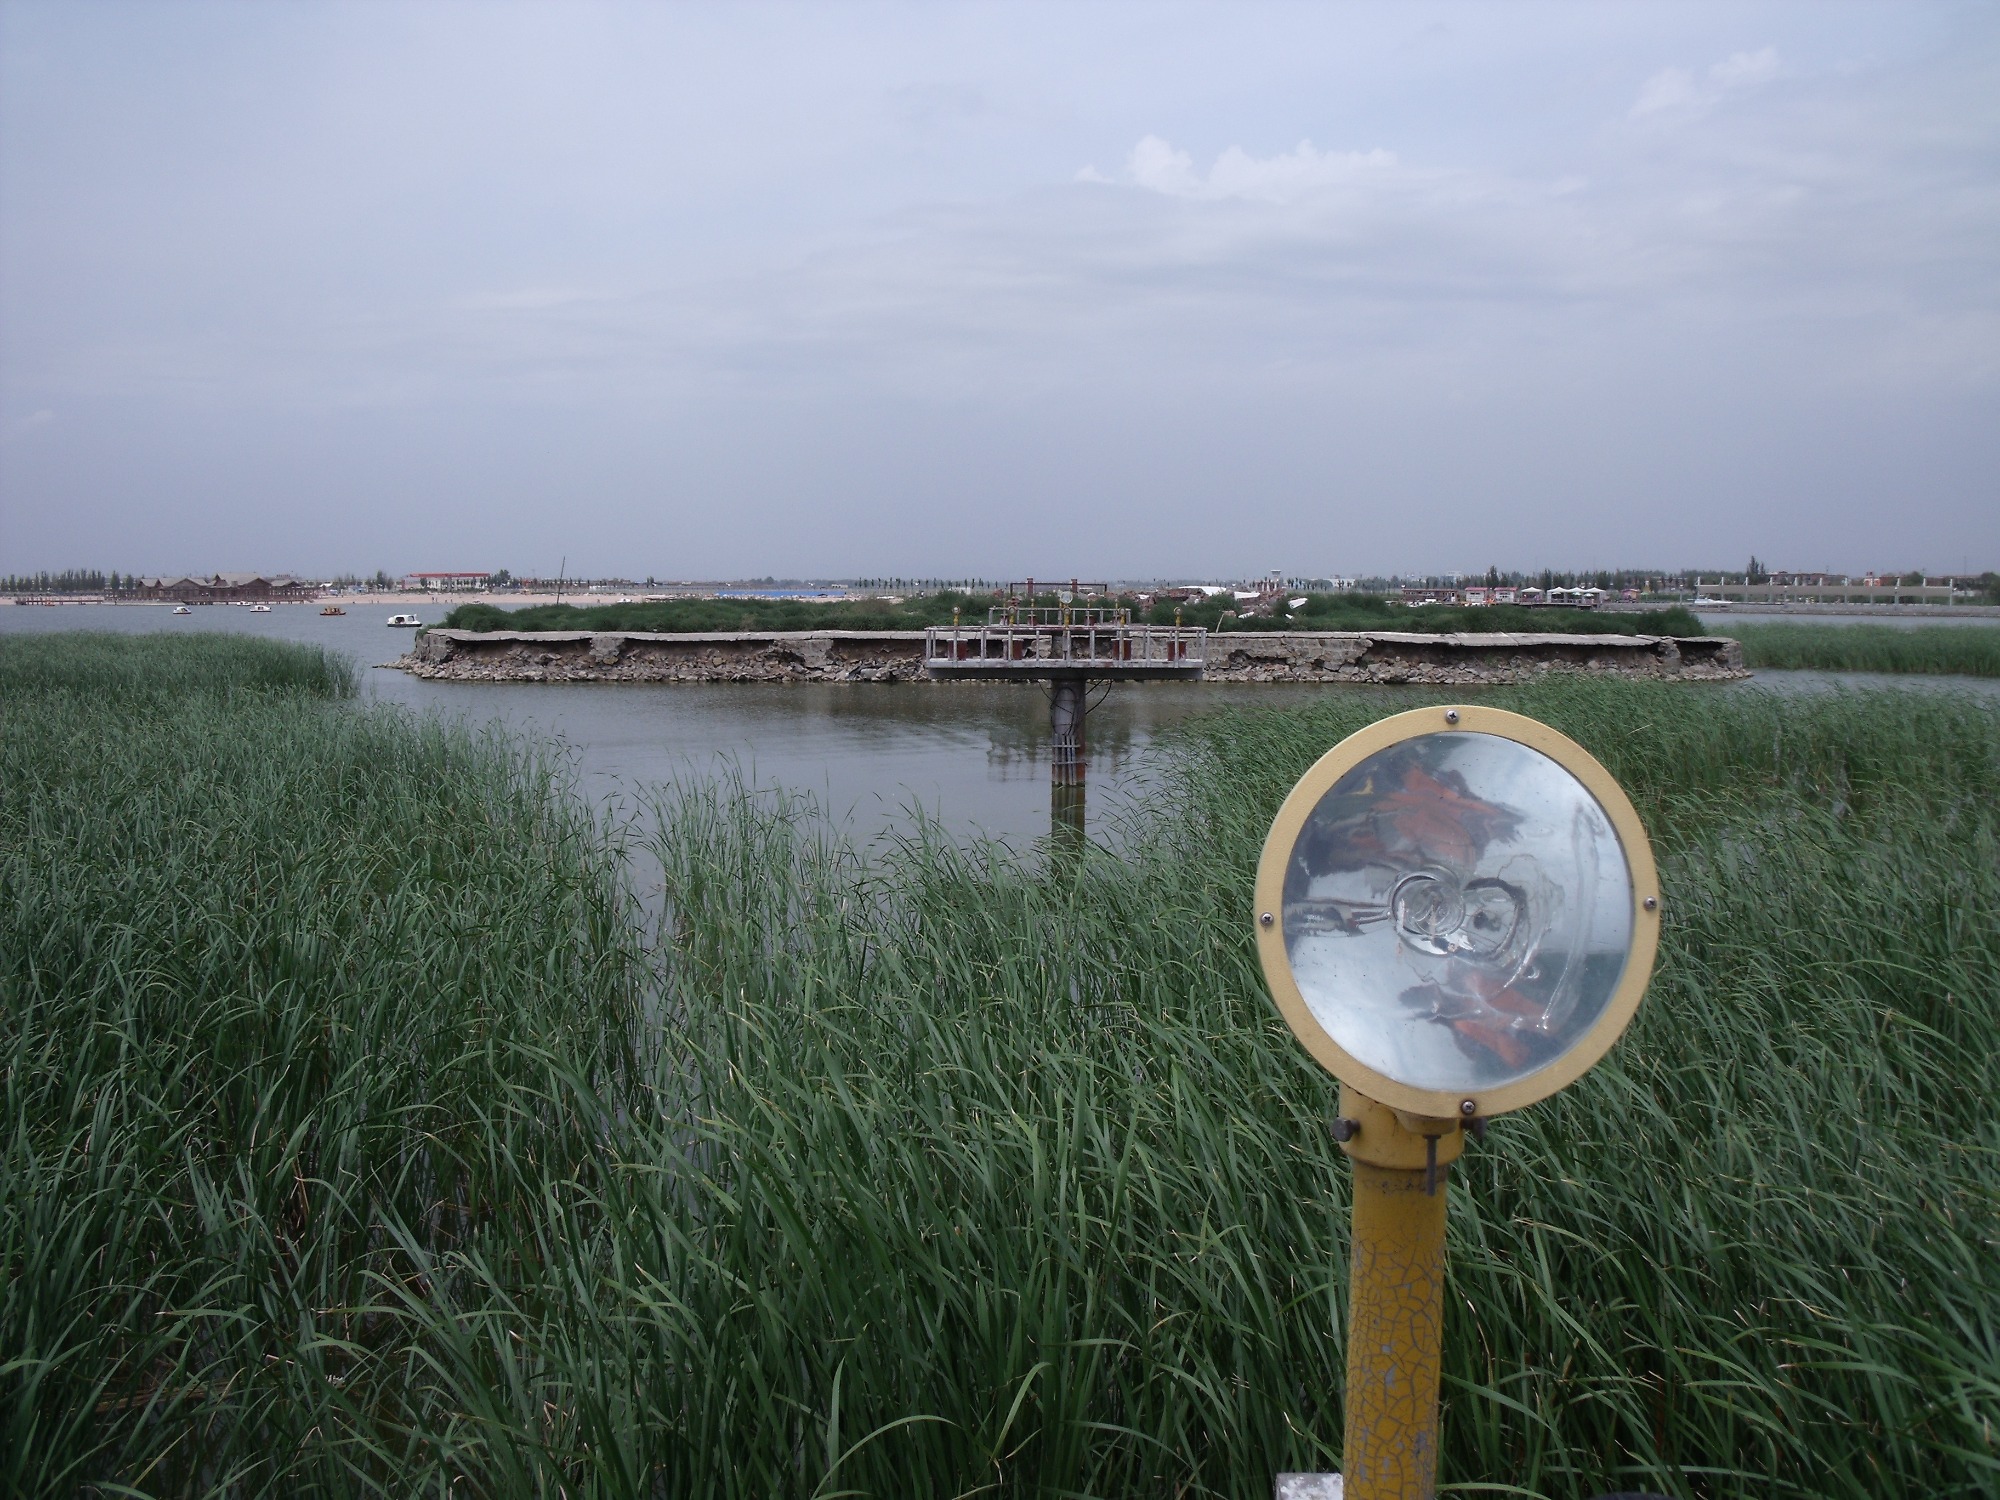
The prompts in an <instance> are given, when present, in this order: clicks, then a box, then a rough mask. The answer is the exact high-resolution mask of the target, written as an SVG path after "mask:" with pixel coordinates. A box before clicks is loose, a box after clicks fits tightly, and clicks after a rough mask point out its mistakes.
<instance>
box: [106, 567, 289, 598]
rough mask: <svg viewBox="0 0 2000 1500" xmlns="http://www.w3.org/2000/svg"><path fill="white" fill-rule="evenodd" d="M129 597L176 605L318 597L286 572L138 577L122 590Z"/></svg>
mask: <svg viewBox="0 0 2000 1500" xmlns="http://www.w3.org/2000/svg"><path fill="white" fill-rule="evenodd" d="M126 597H128V598H133V599H160V600H172V601H173V602H174V603H176V604H282V603H284V602H286V601H287V600H306V599H316V598H318V597H319V589H318V588H317V587H316V586H315V585H313V584H311V583H307V582H306V581H304V580H303V579H299V578H294V577H292V575H291V574H289V573H210V574H209V575H207V576H206V577H194V576H191V575H182V576H180V577H174V576H172V575H165V574H163V575H162V576H160V577H158V578H139V579H135V580H134V581H133V584H132V587H131V588H130V589H129V590H127V591H126Z"/></svg>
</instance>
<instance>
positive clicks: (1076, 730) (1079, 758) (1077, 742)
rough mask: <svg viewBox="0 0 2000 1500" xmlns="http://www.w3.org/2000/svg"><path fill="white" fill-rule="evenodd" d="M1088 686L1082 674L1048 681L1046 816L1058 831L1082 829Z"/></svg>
mask: <svg viewBox="0 0 2000 1500" xmlns="http://www.w3.org/2000/svg"><path fill="white" fill-rule="evenodd" d="M1089 689H1090V684H1089V683H1088V682H1086V681H1084V679H1082V678H1081V677H1059V678H1057V679H1056V680H1055V681H1054V682H1053V683H1051V684H1050V692H1049V817H1050V821H1051V823H1052V824H1053V826H1054V827H1055V829H1056V830H1057V831H1059V832H1060V831H1067V832H1071V833H1081V832H1083V778H1084V768H1085V765H1086V761H1085V757H1084V743H1083V721H1084V716H1085V714H1086V712H1087V710H1088V705H1089V699H1088V697H1087V696H1086V695H1087V694H1088V692H1089Z"/></svg>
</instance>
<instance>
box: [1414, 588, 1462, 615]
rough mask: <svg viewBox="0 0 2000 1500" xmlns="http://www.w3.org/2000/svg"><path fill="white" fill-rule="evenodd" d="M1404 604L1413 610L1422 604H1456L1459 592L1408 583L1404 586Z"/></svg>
mask: <svg viewBox="0 0 2000 1500" xmlns="http://www.w3.org/2000/svg"><path fill="white" fill-rule="evenodd" d="M1403 602H1404V603H1405V604H1407V605H1409V606H1410V607H1411V608H1412V609H1414V608H1416V607H1417V606H1418V605H1420V604H1456V603H1458V590H1457V589H1451V588H1432V587H1430V586H1429V585H1426V584H1413V583H1406V584H1404V585H1403Z"/></svg>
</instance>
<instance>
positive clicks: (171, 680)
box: [0, 631, 359, 702]
mask: <svg viewBox="0 0 2000 1500" xmlns="http://www.w3.org/2000/svg"><path fill="white" fill-rule="evenodd" d="M358 681H359V679H358V678H357V677H356V676H355V667H354V661H353V659H352V658H351V657H349V656H347V655H346V654H345V653H343V652H339V651H329V650H326V649H325V648H323V647H319V646H304V645H297V644H294V643H292V642H289V641H271V640H262V639H258V638H256V637H253V636H245V635H220V634H202V635H172V634H167V633H164V632H162V633H157V634H151V635H117V634H112V633H110V632H106V631H74V632H67V631H65V632H57V633H53V634H49V635H0V699H5V698H11V697H14V696H16V695H19V694H24V693H35V692H57V691H60V692H66V693H77V694H85V695H109V696H113V697H116V698H117V699H119V700H122V701H127V702H129V701H131V700H133V699H135V698H148V699H152V698H170V699H171V698H180V697H184V696H186V695H189V694H200V695H204V696H207V695H211V694H215V693H223V694H228V693H235V692H269V691H272V690H276V689H290V690H293V691H297V692H303V693H310V694H315V695H318V696H321V697H328V698H351V697H352V696H354V692H355V688H356V686H357V685H358Z"/></svg>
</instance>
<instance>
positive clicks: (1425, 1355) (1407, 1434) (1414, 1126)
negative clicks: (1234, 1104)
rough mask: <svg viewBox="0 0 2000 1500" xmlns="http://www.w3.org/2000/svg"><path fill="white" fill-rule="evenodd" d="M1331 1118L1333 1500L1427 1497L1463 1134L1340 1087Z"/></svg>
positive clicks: (1430, 1496)
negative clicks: (1455, 1163) (1340, 1273)
mask: <svg viewBox="0 0 2000 1500" xmlns="http://www.w3.org/2000/svg"><path fill="white" fill-rule="evenodd" d="M1340 1114H1341V1122H1342V1130H1341V1132H1340V1133H1341V1134H1343V1135H1344V1136H1345V1139H1343V1140H1342V1141H1341V1146H1340V1149H1341V1150H1343V1151H1345V1152H1346V1153H1347V1154H1348V1156H1349V1157H1350V1158H1351V1159H1352V1160H1353V1163H1354V1238H1353V1243H1352V1256H1351V1260H1350V1263H1349V1283H1348V1314H1347V1390H1346V1393H1345V1396H1344V1398H1343V1402H1344V1405H1345V1408H1346V1418H1347V1420H1346V1436H1345V1439H1344V1441H1343V1443H1342V1445H1341V1459H1340V1467H1341V1473H1342V1475H1343V1477H1344V1480H1345V1486H1346V1488H1345V1491H1344V1493H1345V1494H1346V1496H1347V1500H1434V1497H1435V1496H1436V1494H1437V1461H1438V1367H1439V1363H1440V1358H1441V1355H1442V1353H1443V1348H1444V1221H1445V1175H1446V1172H1447V1171H1448V1169H1449V1167H1450V1164H1451V1162H1452V1160H1453V1159H1454V1158H1455V1157H1457V1156H1458V1155H1459V1154H1460V1152H1461V1151H1462V1150H1463V1149H1464V1146H1465V1137H1464V1135H1463V1134H1462V1133H1461V1132H1460V1129H1459V1124H1458V1122H1457V1121H1456V1120H1418V1119H1413V1118H1411V1117H1408V1116H1404V1115H1399V1114H1398V1113H1397V1112H1396V1111H1395V1110H1392V1109H1389V1108H1387V1107H1386V1106H1384V1105H1381V1104H1377V1103H1376V1102H1375V1101H1374V1100H1372V1099H1367V1098H1364V1097H1363V1096H1361V1095H1360V1094H1357V1093H1355V1092H1354V1091H1353V1090H1352V1089H1349V1088H1347V1087H1345V1086H1344V1085H1343V1086H1342V1088H1341V1090H1340ZM1431 1127H1435V1129H1432V1128H1431Z"/></svg>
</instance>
